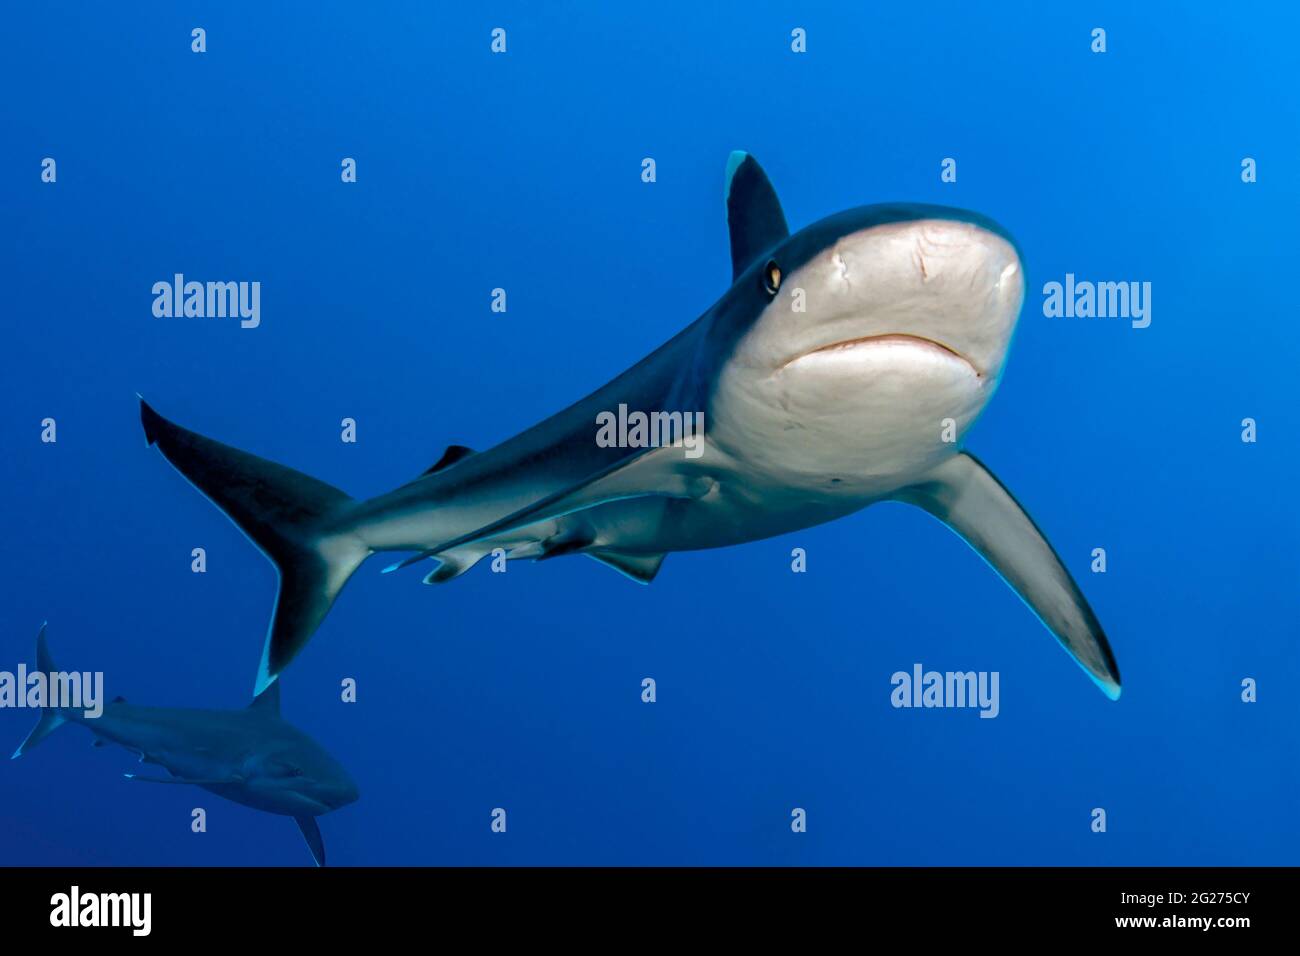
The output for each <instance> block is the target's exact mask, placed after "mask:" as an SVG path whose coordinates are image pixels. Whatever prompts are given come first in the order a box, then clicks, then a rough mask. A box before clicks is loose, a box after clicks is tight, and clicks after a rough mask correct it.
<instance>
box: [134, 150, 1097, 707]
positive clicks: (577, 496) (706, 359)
mask: <svg viewBox="0 0 1300 956" xmlns="http://www.w3.org/2000/svg"><path fill="white" fill-rule="evenodd" d="M726 204H727V217H728V226H729V229H730V233H731V259H732V284H731V287H730V288H729V289H728V290H727V292H726V293H725V294H724V295H723V296H722V298H720V299H719V300H718V301H717V302H716V303H715V304H714V305H713V306H712V307H711V308H710V309H709V310H708V311H706V312H705V313H704V314H703V315H702V316H701V317H700V318H699V319H698V320H697V321H695V322H694V323H693V324H691V325H690V326H689V327H687V328H686V329H685V330H683V331H682V332H681V333H679V334H678V335H677V336H676V337H674V338H673V339H672V340H671V341H669V342H668V343H667V344H665V345H663V346H662V347H661V348H659V349H658V350H656V351H655V352H653V353H651V354H650V355H649V356H647V357H646V358H645V359H643V360H642V361H640V362H638V363H637V364H636V365H634V366H633V367H632V368H630V369H628V370H627V371H626V372H624V373H623V374H621V375H619V376H618V377H617V378H615V379H613V380H612V381H611V382H609V383H608V384H607V385H604V386H603V387H601V388H600V389H598V390H597V391H595V392H593V393H592V394H591V395H589V396H587V397H586V398H584V399H582V400H581V401H579V402H577V403H576V404H574V405H571V406H570V407H569V408H567V409H565V410H564V411H561V412H559V413H558V414H556V415H553V416H552V417H550V418H548V419H546V420H545V421H542V422H541V423H539V424H537V425H534V426H533V427H532V428H529V429H528V430H526V431H524V432H521V433H520V434H518V435H516V436H515V437H513V438H511V439H508V440H507V441H505V442H502V443H501V444H500V445H497V446H496V447H494V448H491V449H489V450H487V451H483V452H478V453H474V452H471V451H470V450H469V449H467V448H464V447H462V446H452V447H451V448H449V449H448V450H447V452H446V454H444V455H443V457H442V458H441V460H439V461H438V462H437V463H436V464H435V465H433V466H432V467H431V468H429V469H428V470H427V471H426V472H425V473H424V474H422V475H421V476H420V477H419V478H417V479H415V480H414V481H412V482H409V483H407V484H404V485H402V486H401V487H399V488H397V489H396V490H394V491H391V492H388V493H387V494H383V495H380V496H379V497H377V498H372V499H370V500H367V501H355V500H353V499H352V498H350V497H348V496H347V495H346V494H344V493H343V492H341V491H339V490H338V489H336V488H333V487H331V486H330V485H327V484H325V483H324V482H321V481H317V480H316V479H314V478H310V477H308V476H307V475H304V474H301V473H300V472H297V471H294V470H292V469H290V468H286V467H284V466H283V465H278V464H275V463H273V462H270V461H267V460H265V459H263V458H258V457H255V456H253V455H250V454H248V453H246V452H243V451H239V450H238V449H235V448H231V447H230V446H228V445H223V444H221V443H219V442H216V441H213V440H212V439H209V438H205V437H203V436H202V435H199V434H196V433H195V432H192V431H188V430H187V429H184V428H181V427H180V426H178V425H175V424H173V423H171V422H169V421H167V420H166V419H164V418H163V417H162V416H160V415H159V414H158V413H157V412H155V411H154V410H153V409H152V408H150V407H149V405H148V404H145V403H143V401H142V403H141V418H142V421H143V424H144V430H145V436H146V438H147V440H148V441H149V442H150V443H151V444H156V445H157V446H158V448H159V450H160V451H161V452H162V453H163V455H164V456H165V457H166V458H167V460H168V461H170V462H171V463H172V464H173V465H174V466H175V467H176V468H177V470H179V471H180V472H181V474H183V475H184V476H185V477H186V478H188V479H189V480H190V482H192V483H193V484H194V485H195V486H196V487H198V489H199V490H200V491H202V492H203V493H204V494H205V495H207V496H208V498H210V499H211V500H212V501H213V502H214V503H215V504H216V505H217V506H218V507H219V508H221V509H222V510H223V511H225V513H226V514H227V515H228V516H229V517H230V518H231V519H232V520H233V521H234V522H235V523H236V524H237V525H238V526H239V527H240V528H241V529H242V530H243V531H244V532H245V534H247V535H248V537H249V538H250V539H252V541H253V542H254V543H255V544H256V545H257V546H258V547H259V548H260V549H261V550H262V551H263V553H264V554H266V556H267V557H268V558H269V559H270V560H271V561H272V562H273V563H274V564H275V566H276V568H277V569H278V571H279V575H280V586H279V592H278V595H277V598H276V605H275V611H274V613H273V616H272V621H271V625H270V630H269V632H268V635H267V643H266V648H265V651H264V653H263V657H262V664H261V667H260V669H259V671H258V677H257V684H256V687H257V689H258V690H262V689H264V688H266V687H267V686H268V685H269V684H270V683H271V681H273V680H274V679H275V678H276V676H277V675H278V674H279V673H280V672H281V671H282V670H283V669H284V668H285V666H287V665H288V663H289V662H290V661H291V660H293V658H294V656H295V655H296V654H297V653H298V652H299V650H300V649H301V648H302V647H303V645H304V644H305V643H306V642H307V640H308V639H309V638H310V637H311V635H312V634H313V633H314V632H315V630H316V628H317V627H318V626H319V624H320V622H321V620H322V619H323V618H324V617H325V615H326V613H327V612H328V611H329V608H330V606H331V605H332V604H333V602H334V599H335V597H336V596H337V595H338V593H339V591H340V589H341V588H342V587H343V585H344V584H345V583H346V582H347V580H348V578H349V577H350V576H351V575H352V573H353V572H354V571H355V570H356V569H357V567H358V566H359V565H360V564H361V562H362V561H364V560H365V559H366V558H367V557H368V556H369V555H371V554H374V553H375V552H377V551H415V552H417V554H416V555H415V557H413V558H410V559H408V560H406V561H403V562H401V563H399V564H397V565H394V566H393V568H397V567H402V566H404V565H406V564H410V563H413V562H414V561H417V560H420V559H423V558H427V557H431V558H436V559H437V560H438V562H439V566H438V567H437V568H435V569H434V570H433V571H432V572H431V573H430V574H429V575H428V577H426V578H425V581H426V582H427V583H437V582H441V581H446V580H449V579H450V578H453V577H456V576H457V575H459V574H461V573H463V572H464V571H465V570H466V569H467V568H469V567H471V566H472V565H473V564H474V563H475V562H476V561H478V560H479V559H481V558H482V557H483V556H484V555H487V554H489V553H491V552H492V551H494V550H495V549H497V548H501V549H503V550H504V551H506V552H508V554H509V556H510V557H532V558H539V559H540V558H549V557H555V556H558V555H563V554H572V553H583V554H586V555H588V556H590V557H592V558H595V559H597V560H598V561H601V562H603V563H605V564H608V565H611V566H612V567H614V568H616V569H618V570H619V571H621V572H623V573H624V574H626V575H627V576H629V577H631V578H633V579H635V580H638V581H642V582H648V581H649V580H650V579H652V578H653V577H654V576H655V574H656V573H657V572H658V570H659V567H660V564H661V563H662V562H663V559H664V556H665V554H666V553H667V552H669V551H683V550H695V549H701V548H717V547H724V546H727V545H733V544H739V543H742V542H746V541H754V540H757V539H760V538H767V537H771V536H773V535H779V534H785V533H787V532H791V531H795V530H798V529H800V528H807V527H810V526H812V525H816V524H819V523H821V522H825V521H830V520H832V519H835V518H839V517H842V516H844V515H848V514H851V513H853V512H855V511H857V510H859V509H861V508H863V507H866V506H867V505H871V504H874V503H876V502H879V501H890V500H893V501H905V502H908V503H909V504H913V505H916V506H918V507H920V508H922V509H924V510H925V511H927V512H929V513H930V514H931V515H933V516H934V517H936V518H938V519H939V520H940V521H942V522H944V523H945V524H946V525H948V527H950V528H951V529H952V530H953V531H955V532H956V533H957V534H958V535H960V536H961V537H962V538H963V539H965V540H966V542H967V543H968V544H970V545H971V547H973V548H974V549H975V550H976V551H977V552H978V553H979V554H980V555H981V556H982V557H983V558H984V559H985V560H986V561H987V562H988V563H989V564H990V565H991V566H992V567H993V568H994V570H996V571H997V572H998V573H999V574H1000V575H1001V576H1002V578H1003V579H1004V580H1005V581H1006V582H1007V583H1008V584H1009V585H1011V587H1012V588H1013V589H1014V590H1015V591H1016V592H1017V593H1018V594H1019V595H1020V597H1021V598H1023V599H1024V601H1025V603H1026V604H1028V606H1029V607H1030V608H1031V609H1032V610H1033V611H1034V613H1035V614H1037V615H1038V617H1039V619H1040V620H1042V622H1043V623H1044V624H1045V625H1046V626H1047V628H1048V629H1049V630H1050V631H1051V632H1052V634H1054V635H1055V636H1056V638H1057V639H1058V640H1059V641H1060V642H1061V644H1062V645H1064V647H1065V648H1066V649H1067V650H1068V651H1069V652H1070V653H1071V654H1072V655H1073V656H1074V657H1075V659H1076V660H1077V661H1078V662H1079V663H1080V664H1081V665H1082V666H1083V667H1084V669H1085V670H1086V671H1087V672H1088V673H1089V674H1090V675H1091V676H1092V677H1093V679H1094V680H1095V681H1096V682H1097V684H1098V686H1100V687H1101V688H1102V690H1103V691H1105V693H1106V694H1107V695H1108V696H1110V697H1111V698H1112V699H1113V698H1117V697H1118V696H1119V693H1120V678H1119V669H1118V667H1117V666H1116V664H1115V658H1114V655H1113V654H1112V653H1111V650H1110V646H1109V644H1108V643H1107V641H1106V636H1105V634H1104V633H1103V631H1102V628H1101V625H1100V624H1099V623H1098V621H1097V618H1096V616H1095V615H1094V614H1093V612H1092V609H1091V608H1090V607H1089V606H1088V602H1087V601H1086V600H1085V598H1084V597H1083V595H1082V594H1081V593H1080V591H1079V588H1078V586H1077V585H1076V584H1075V582H1074V580H1073V579H1072V578H1071V576H1070V573H1069V572H1068V571H1067V570H1066V568H1065V566H1064V565H1063V564H1062V563H1061V561H1060V559H1059V558H1058V557H1057V555H1056V552H1055V551H1054V550H1053V549H1052V546H1051V545H1050V544H1049V543H1048V542H1047V540H1046V539H1045V538H1044V537H1043V535H1042V533H1041V532H1040V531H1039V530H1038V528H1037V527H1036V526H1035V525H1034V522H1033V521H1032V520H1031V519H1030V517H1029V516H1028V515H1027V514H1026V513H1025V511H1024V510H1023V509H1022V508H1021V507H1020V505H1019V504H1018V503H1017V502H1016V500H1015V499H1014V498H1013V497H1012V496H1011V494H1010V492H1008V491H1007V489H1006V488H1004V487H1003V486H1002V484H1001V483H1000V482H999V481H998V480H997V479H996V478H995V477H994V476H993V475H992V474H991V473H990V472H989V471H988V470H987V469H986V468H985V467H984V465H982V464H981V463H980V462H979V461H978V460H976V459H975V458H974V457H973V456H971V455H969V454H967V453H965V452H963V451H961V450H960V449H959V440H960V438H961V437H962V436H963V435H964V433H965V432H966V430H967V429H968V428H969V427H970V425H971V424H972V423H973V422H974V421H975V419H976V417H977V416H978V415H979V413H980V412H981V411H982V410H983V408H984V406H985V404H986V403H987V402H988V400H989V398H990V397H991V396H992V395H993V392H994V390H995V388H996V387H997V384H998V381H999V379H1000V377H1001V373H1002V368H1003V362H1004V359H1005V357H1006V352H1007V349H1008V348H1009V346H1010V343H1011V338H1012V332H1013V330H1014V328H1015V324H1016V320H1017V318H1018V316H1019V314H1020V306H1021V302H1022V299H1023V296H1024V286H1023V282H1024V279H1023V273H1022V269H1021V264H1020V257H1019V254H1018V251H1017V249H1016V247H1015V245H1014V244H1013V242H1012V241H1011V239H1010V238H1009V236H1008V235H1007V234H1006V232H1005V231H1004V230H1003V229H1002V228H1001V227H1000V226H998V225H997V224H995V223H993V222H991V221H990V220H988V219H986V218H984V217H982V216H979V215H977V214H975V213H971V212H966V211H963V210H959V209H951V208H948V207H943V206H927V205H878V206H864V207H861V208H858V209H852V210H849V211H847V212H842V213H839V214H837V215H834V216H831V217H829V218H827V219H823V220H821V221H820V222H818V223H815V224H814V225H812V226H809V227H807V228H806V229H804V230H802V231H800V232H798V233H795V234H794V235H791V234H790V233H789V230H788V229H787V227H786V222H785V216H784V214H783V213H782V211H781V205H780V203H779V202H778V200H777V197H776V193H775V191H774V190H773V189H772V186H771V183H769V182H768V179H767V176H766V175H765V174H764V173H763V171H762V169H760V167H759V165H758V163H756V162H755V161H754V159H753V158H752V157H750V156H748V155H747V154H745V153H733V154H732V157H731V162H730V164H729V167H728V172H727V186H726ZM786 293H788V294H786ZM670 305H671V303H664V304H662V307H664V308H667V307H669V306H670ZM625 409H632V410H636V411H639V412H641V413H647V414H669V415H671V414H672V413H678V415H679V420H680V419H681V417H682V416H694V415H695V414H696V413H699V412H703V413H704V416H705V418H704V421H705V434H704V436H703V442H702V447H701V448H698V449H696V450H697V451H698V452H699V454H698V455H697V456H695V457H692V456H691V455H689V454H683V450H682V445H681V443H678V444H677V445H673V444H671V443H665V444H660V445H659V446H658V447H655V446H654V445H653V444H651V445H648V446H647V445H646V444H641V445H638V446H636V447H626V445H627V444H630V442H624V444H623V446H619V445H617V444H615V445H613V446H611V445H610V444H609V443H607V442H602V441H599V440H598V434H599V429H598V425H599V424H600V422H601V421H602V417H604V416H609V415H611V414H612V413H613V412H614V411H615V410H618V411H619V414H620V416H621V415H622V414H623V412H624V410H625ZM662 420H663V419H662V418H661V421H662ZM688 420H689V419H688ZM678 437H679V438H680V437H681V435H680V433H679V435H678ZM393 568H390V570H392V569H393Z"/></svg>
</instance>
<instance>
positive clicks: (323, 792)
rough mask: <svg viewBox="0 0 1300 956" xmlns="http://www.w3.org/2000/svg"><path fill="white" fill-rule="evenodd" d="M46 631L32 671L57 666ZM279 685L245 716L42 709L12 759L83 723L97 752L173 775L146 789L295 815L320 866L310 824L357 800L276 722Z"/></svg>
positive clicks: (118, 706) (317, 751)
mask: <svg viewBox="0 0 1300 956" xmlns="http://www.w3.org/2000/svg"><path fill="white" fill-rule="evenodd" d="M45 630H46V627H45V625H41V630H40V633H39V634H38V635H37V637H36V667H37V670H39V671H40V672H41V673H44V674H53V673H56V671H57V668H56V667H55V666H54V660H53V658H51V656H50V649H49V647H48V645H47V644H46V638H45ZM279 688H280V684H279V681H276V682H275V683H273V684H271V685H270V686H269V687H268V688H267V689H266V690H265V691H263V692H262V693H261V694H259V695H258V696H257V697H255V698H254V699H253V702H252V703H251V704H249V705H248V707H246V708H244V709H243V710H188V709H179V708H174V707H139V706H136V705H134V704H129V703H127V702H126V700H125V699H124V698H122V697H118V698H117V699H115V700H113V701H112V702H111V703H108V704H105V705H104V710H103V713H101V714H100V715H99V716H98V717H89V716H86V715H85V714H84V712H83V711H81V710H78V709H76V708H70V707H46V708H45V709H44V710H42V711H41V717H40V720H38V721H37V723H36V726H35V727H34V728H33V729H32V732H31V733H30V734H28V735H27V739H26V740H24V741H23V742H22V743H21V744H20V745H19V747H18V749H17V750H15V751H14V754H13V758H12V759H14V760H17V759H18V758H19V757H21V756H22V755H23V754H25V753H27V752H28V751H29V750H31V749H32V748H33V747H35V746H36V745H37V744H39V743H40V742H41V741H42V740H44V739H45V738H46V737H48V736H49V735H50V734H51V733H52V732H53V731H55V730H57V729H58V728H59V727H61V726H63V724H65V723H74V724H81V725H82V726H83V727H85V728H86V729H87V730H89V731H90V732H91V733H92V734H94V735H95V746H96V747H99V746H102V745H103V744H104V743H113V744H118V745H119V746H122V747H125V748H126V749H127V750H129V751H131V752H132V753H134V754H136V755H138V756H139V758H140V762H141V763H153V764H158V765H159V766H161V767H162V768H163V769H165V770H166V771H167V772H168V773H169V774H171V776H169V777H146V776H141V775H139V774H134V773H128V774H127V775H126V777H127V779H129V780H140V781H144V782H146V783H185V784H193V785H194V786H196V787H202V788H203V789H204V790H207V791H209V792H210V793H215V794H216V795H217V796H219V797H224V798H225V799H227V800H233V801H234V802H235V803H242V804H243V805H244V806H246V807H253V808H254V809H256V810H264V811H266V812H267V813H277V814H281V815H283V816H290V817H293V819H294V821H295V822H296V823H297V824H298V829H299V830H300V831H302V835H303V839H305V840H306V841H307V847H308V848H309V849H310V850H311V855H312V859H314V860H315V861H316V865H317V866H324V865H325V842H324V840H322V838H321V834H320V827H319V826H318V825H317V823H316V818H317V817H318V816H321V815H322V814H325V813H329V812H330V811H331V810H337V809H338V808H339V807H343V806H347V805H348V804H349V803H352V802H353V801H354V800H356V799H357V797H358V796H359V794H358V792H357V786H356V784H355V783H353V782H352V778H351V777H349V776H348V774H347V771H346V770H344V769H343V767H342V766H340V764H339V763H338V761H336V760H335V759H334V758H333V757H331V756H330V755H329V754H327V753H326V752H325V750H324V749H323V748H322V747H321V746H320V744H318V743H316V741H314V740H312V739H311V738H310V737H308V736H307V735H306V734H304V733H303V732H302V731H301V730H298V729H297V728H296V727H293V726H291V725H290V724H288V723H286V722H285V721H284V720H282V719H281V717H280V689H279Z"/></svg>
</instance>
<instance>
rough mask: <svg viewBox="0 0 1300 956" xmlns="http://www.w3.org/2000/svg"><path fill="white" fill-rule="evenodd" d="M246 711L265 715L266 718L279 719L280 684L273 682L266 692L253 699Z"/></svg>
mask: <svg viewBox="0 0 1300 956" xmlns="http://www.w3.org/2000/svg"><path fill="white" fill-rule="evenodd" d="M248 709H249V710H252V711H256V712H257V713H259V714H266V715H267V716H268V717H279V716H280V682H279V681H278V680H277V681H273V682H272V683H271V684H270V685H269V686H268V687H267V688H266V690H264V691H262V692H261V693H260V694H258V695H257V696H256V697H254V698H253V702H252V703H251V704H249V705H248Z"/></svg>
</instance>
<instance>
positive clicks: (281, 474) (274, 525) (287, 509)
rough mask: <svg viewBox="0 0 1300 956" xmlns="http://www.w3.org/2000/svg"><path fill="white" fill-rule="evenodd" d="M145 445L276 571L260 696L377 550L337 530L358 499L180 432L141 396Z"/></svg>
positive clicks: (294, 473)
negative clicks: (218, 511)
mask: <svg viewBox="0 0 1300 956" xmlns="http://www.w3.org/2000/svg"><path fill="white" fill-rule="evenodd" d="M140 421H141V423H142V424H143V425H144V436H145V439H146V440H147V441H148V442H149V444H151V445H157V446H158V450H159V451H161V452H162V454H163V457H164V458H166V459H167V460H168V461H169V462H171V464H172V465H173V466H174V467H175V468H176V470H177V471H179V472H180V473H181V474H182V475H184V476H185V477H186V479H188V480H189V482H190V483H191V484H192V485H194V487H196V488H198V489H199V491H201V492H203V494H204V495H206V496H207V498H208V499H209V500H210V501H212V503H213V504H215V505H216V506H217V507H218V508H220V509H221V510H222V511H223V512H225V514H226V517H228V518H230V520H231V521H233V522H234V523H235V525H236V526H237V527H238V528H239V530H240V531H242V532H244V534H245V535H247V536H248V538H249V540H250V541H252V542H253V543H254V544H255V545H257V547H258V548H259V549H260V550H261V552H262V553H263V554H265V555H266V556H267V558H269V559H270V561H271V563H272V564H274V565H275V568H276V571H278V572H279V578H280V587H279V590H278V592H277V594H276V598H275V611H274V612H273V614H272V616H271V626H270V629H269V631H268V632H267V637H266V648H265V650H264V651H263V653H262V664H261V666H260V667H259V668H258V672H257V685H256V688H255V692H256V693H259V694H260V693H261V692H262V691H264V690H265V689H266V688H267V687H268V686H269V685H270V684H271V682H272V681H274V680H275V679H276V678H277V677H278V676H279V675H280V672H281V671H282V670H284V669H285V667H287V666H288V665H289V662H290V661H292V660H293V659H294V657H295V656H296V655H297V654H298V652H299V651H300V650H302V648H303V645H305V644H306V643H307V641H308V640H309V639H310V638H311V636H312V634H314V633H315V631H316V628H317V627H318V626H319V625H320V622H321V621H322V620H324V618H325V615H326V614H327V613H328V612H329V609H330V607H331V606H332V605H333V604H334V599H335V598H336V597H337V596H338V593H339V591H341V590H342V589H343V585H344V584H346V583H347V580H348V578H350V577H351V576H352V572H353V571H355V570H356V569H357V568H358V567H359V566H360V564H361V562H362V561H364V560H365V559H366V558H367V557H368V556H369V555H370V550H369V549H368V548H367V547H366V546H365V545H364V544H363V543H362V542H361V541H359V540H357V539H356V538H355V537H353V536H352V535H350V534H348V533H346V532H340V531H338V530H337V528H338V526H339V523H340V519H341V518H342V517H343V516H344V515H345V514H346V512H347V510H348V509H349V508H350V507H351V505H352V499H351V498H349V497H348V496H347V495H346V494H344V493H343V492H341V491H339V490H338V489H337V488H334V487H332V486H330V485H327V484H325V482H323V481H317V480H316V479H315V478H312V477H310V476H308V475H304V474H302V473H301V472H298V471H294V470H293V469H292V468H286V467H285V466H284V465H278V464H276V463H275V462H273V461H267V460H266V459H265V458H258V457H257V456H256V455H250V454H248V452H244V451H240V450H239V449H237V448H232V447H230V446H229V445H223V444H222V443H221V442H218V441H213V440H212V439H211V438H205V437H204V436H202V435H199V434H197V433H195V432H192V431H189V430H188V429H185V428H181V427H180V426H179V425H176V424H174V423H172V422H169V421H168V420H167V419H165V418H163V417H162V416H161V415H159V414H158V413H157V412H156V411H154V410H153V409H152V408H151V407H150V406H149V404H148V403H147V402H146V401H145V400H144V399H143V398H142V399H141V400H140Z"/></svg>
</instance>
